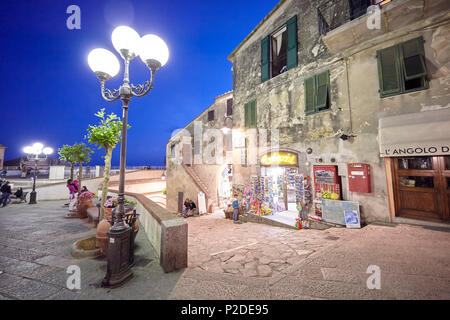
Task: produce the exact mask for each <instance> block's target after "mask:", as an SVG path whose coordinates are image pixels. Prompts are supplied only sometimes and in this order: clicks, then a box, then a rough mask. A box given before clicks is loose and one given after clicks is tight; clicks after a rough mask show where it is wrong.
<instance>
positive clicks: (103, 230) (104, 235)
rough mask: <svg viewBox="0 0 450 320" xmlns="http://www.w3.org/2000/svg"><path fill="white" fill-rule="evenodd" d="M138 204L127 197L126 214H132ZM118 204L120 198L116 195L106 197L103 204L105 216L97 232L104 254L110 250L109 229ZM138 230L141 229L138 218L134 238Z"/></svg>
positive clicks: (98, 241)
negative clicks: (113, 211)
mask: <svg viewBox="0 0 450 320" xmlns="http://www.w3.org/2000/svg"><path fill="white" fill-rule="evenodd" d="M136 204H137V202H135V201H129V200H127V199H125V203H124V205H125V215H129V214H132V213H133V210H134V209H135V206H136ZM118 205H119V200H118V199H117V198H115V197H111V198H108V199H106V201H105V204H104V205H103V210H104V212H105V216H104V218H103V219H102V220H101V221H100V222H99V224H98V226H97V233H96V238H97V243H98V246H99V247H100V249H101V251H102V253H103V254H106V251H107V250H108V230H109V229H110V228H111V225H112V210H113V209H114V208H117V207H118ZM138 231H139V221H138V219H136V221H135V223H134V234H133V237H134V238H136V235H137V233H138Z"/></svg>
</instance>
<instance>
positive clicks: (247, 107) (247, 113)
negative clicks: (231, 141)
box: [244, 103, 250, 128]
mask: <svg viewBox="0 0 450 320" xmlns="http://www.w3.org/2000/svg"><path fill="white" fill-rule="evenodd" d="M249 114H250V110H249V104H248V103H246V104H245V105H244V119H245V122H244V127H245V128H248V125H249V121H248V120H249Z"/></svg>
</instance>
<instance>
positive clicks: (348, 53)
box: [229, 0, 450, 222]
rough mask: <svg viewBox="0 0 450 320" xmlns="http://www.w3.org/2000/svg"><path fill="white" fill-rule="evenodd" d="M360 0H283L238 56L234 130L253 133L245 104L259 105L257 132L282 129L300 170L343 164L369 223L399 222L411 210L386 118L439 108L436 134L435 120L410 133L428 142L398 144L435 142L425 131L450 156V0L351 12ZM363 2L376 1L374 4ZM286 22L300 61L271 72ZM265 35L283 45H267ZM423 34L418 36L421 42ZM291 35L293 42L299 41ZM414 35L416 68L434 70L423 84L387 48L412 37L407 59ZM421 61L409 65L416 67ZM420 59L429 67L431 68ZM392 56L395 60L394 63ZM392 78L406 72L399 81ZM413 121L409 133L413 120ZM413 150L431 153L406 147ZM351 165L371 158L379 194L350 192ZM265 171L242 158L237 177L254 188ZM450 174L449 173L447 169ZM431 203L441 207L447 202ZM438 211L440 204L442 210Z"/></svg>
mask: <svg viewBox="0 0 450 320" xmlns="http://www.w3.org/2000/svg"><path fill="white" fill-rule="evenodd" d="M357 2H358V1H344V0H341V1H312V0H302V1H295V0H284V1H280V2H279V4H278V5H277V6H276V7H275V8H274V9H273V10H272V11H271V12H270V13H269V14H268V15H267V16H266V17H265V18H264V19H263V20H262V21H261V23H260V24H259V25H258V26H257V27H256V28H255V29H254V30H253V31H252V32H251V33H250V34H249V35H248V36H247V38H245V39H244V40H243V42H242V43H241V44H240V45H239V46H238V47H237V48H236V49H235V50H234V51H233V52H232V53H231V55H230V56H229V60H230V61H231V62H232V63H233V75H234V79H233V101H234V117H233V121H234V128H235V129H238V128H240V129H241V130H243V131H248V128H246V125H245V108H246V105H248V104H249V103H250V102H253V103H254V104H256V110H257V111H256V126H255V128H256V130H258V131H259V130H261V129H269V130H272V129H278V130H279V133H278V137H279V139H278V141H279V149H280V150H294V151H295V152H297V153H298V155H299V162H300V163H299V167H300V171H302V172H303V173H304V174H307V175H310V176H311V177H312V176H313V166H314V165H333V166H337V167H338V172H339V176H340V177H341V182H342V198H343V199H344V200H352V201H357V202H359V203H360V205H361V213H362V216H363V217H364V218H365V219H366V221H368V222H370V221H377V220H378V221H392V220H395V218H396V216H398V212H396V210H397V211H399V210H401V209H402V208H400V207H399V205H398V203H399V202H402V201H403V202H404V201H405V199H400V197H402V195H400V196H399V195H398V194H394V193H395V190H393V189H394V188H393V187H392V186H391V185H390V184H392V183H393V182H392V180H393V178H392V177H391V176H390V175H391V172H390V171H391V166H392V165H393V163H392V162H391V161H390V160H392V158H390V157H384V156H386V155H383V154H382V150H381V147H382V146H381V145H380V138H381V136H382V132H381V129H380V127H379V126H380V124H379V123H381V122H382V121H380V119H384V118H388V117H390V116H399V115H400V116H401V115H411V114H418V115H417V116H416V118H422V117H425V113H431V115H428V116H429V118H430V119H434V120H430V121H436V122H435V123H434V124H432V126H434V127H437V128H439V130H437V132H430V131H427V130H428V129H427V128H429V125H424V126H420V125H418V126H417V127H415V130H418V131H417V132H409V133H408V134H412V135H414V136H415V137H416V138H417V139H419V140H420V141H414V140H412V141H406V140H407V138H405V141H400V142H399V143H403V142H405V143H406V142H411V143H413V144H414V143H415V142H422V140H427V139H426V138H425V139H423V138H420V137H427V136H428V137H429V140H430V143H431V144H432V143H433V139H435V140H439V143H441V145H440V147H444V148H441V149H440V150H439V152H437V153H435V154H434V155H441V156H445V155H449V153H448V148H445V146H448V144H449V142H450V134H449V127H448V121H449V120H450V113H449V112H448V111H449V107H450V92H449V87H450V86H449V80H450V77H449V62H450V60H449V58H450V57H449V46H450V44H449V36H448V34H449V30H450V26H449V17H450V10H449V8H450V3H449V2H448V1H440V0H436V1H422V0H392V1H383V2H382V3H380V4H379V5H377V6H376V7H372V8H371V9H372V10H373V12H371V11H369V12H368V13H366V9H367V6H368V5H369V4H370V1H359V5H361V6H362V9H363V11H361V12H360V14H359V15H356V16H355V15H354V14H353V16H352V13H351V11H352V9H355V3H357ZM377 2H380V1H377ZM364 3H366V4H367V5H366V6H365V7H364ZM352 5H353V8H352ZM346 10H347V11H350V13H349V14H348V15H345V11H346ZM342 12H344V14H343V13H342ZM353 13H354V12H353ZM293 17H296V19H293ZM330 17H331V19H330ZM333 17H334V18H336V17H337V20H338V21H336V19H334V20H333ZM378 17H379V19H378V20H377V18H378ZM291 21H295V22H294V23H295V25H294V27H293V28H292V27H291V30H292V29H294V30H295V33H292V31H291V32H290V31H289V25H290V23H291ZM377 23H378V25H377ZM284 25H287V33H288V34H287V42H288V43H287V47H288V48H287V55H288V59H289V54H290V53H289V51H292V50H294V51H296V52H295V53H294V54H296V61H294V66H291V67H290V68H289V61H288V62H287V66H288V70H287V71H286V72H283V73H281V74H278V75H276V76H273V77H271V76H270V73H271V72H273V71H274V70H269V71H267V66H266V64H265V62H266V61H267V59H264V56H265V55H266V54H267V47H268V48H269V50H272V52H270V53H269V59H268V60H269V67H270V63H273V60H272V62H271V60H270V59H271V58H273V55H274V53H273V49H274V48H273V46H274V43H276V39H273V38H271V37H273V35H274V34H275V33H276V32H277V30H279V29H280V28H281V27H282V26H284ZM369 26H370V27H371V28H369ZM332 28H333V29H332ZM331 29H332V30H331ZM266 39H268V40H269V41H274V42H272V43H271V44H269V46H267V40H266ZM291 39H293V40H292V41H291ZM416 39H417V42H414V41H415V40H416ZM289 41H291V42H292V43H294V44H293V45H291V46H290V44H289ZM408 41H409V42H408ZM411 41H412V43H413V44H414V45H416V43H418V44H417V45H416V46H417V47H418V49H416V51H417V52H416V53H413V55H417V56H414V57H412V60H414V61H415V60H418V61H419V62H417V65H418V66H417V65H414V67H415V68H418V69H420V71H423V68H425V72H426V74H425V75H424V76H423V77H422V78H420V79H421V80H419V82H420V81H421V82H422V83H411V82H408V83H406V84H405V83H401V82H402V81H403V82H405V79H404V78H405V76H404V75H402V74H400V73H401V72H403V71H404V70H403V71H402V69H401V68H402V67H403V68H405V67H404V63H403V61H400V60H395V59H393V62H390V61H389V59H388V58H389V56H388V54H390V53H391V52H387V51H383V49H386V48H391V47H393V46H396V45H399V44H405V45H404V46H403V47H400V48H404V51H405V52H403V54H404V56H403V58H404V59H405V60H404V61H406V58H407V57H406V50H407V49H406V48H410V47H412V46H413V45H410V44H411ZM421 44H423V47H422V52H421V50H420V47H421ZM407 45H409V47H407ZM290 47H291V48H290ZM276 49H278V50H279V48H276ZM412 51H414V50H412ZM396 52H397V51H396ZM396 52H394V53H396ZM275 55H276V53H275ZM394 57H396V56H394ZM384 58H386V59H384ZM396 58H397V57H396ZM383 59H384V60H383ZM398 59H400V58H398ZM291 60H292V59H291ZM294 60H295V59H294ZM414 61H407V62H408V63H411V64H414V63H415V62H414ZM407 62H405V63H407ZM421 62H422V63H425V65H426V66H425V67H422V65H421ZM380 63H386V65H380ZM389 63H393V64H392V66H390V65H389ZM409 66H410V65H408V67H409ZM383 67H384V69H383ZM390 69H394V70H396V71H397V73H394V74H393V75H389V74H385V75H382V74H381V73H382V71H383V70H390ZM407 71H409V70H407ZM412 72H414V70H413V71H412ZM324 74H325V77H324V78H325V81H322V83H321V82H320V81H321V80H320V79H318V78H317V76H320V75H324ZM383 76H384V77H385V78H383ZM314 77H315V78H314ZM389 77H391V78H392V77H397V78H395V79H394V80H392V79H391V78H389ZM402 77H403V78H402ZM416 79H417V78H416ZM308 81H309V82H308ZM314 81H315V82H314ZM383 81H384V82H383ZM389 81H391V82H392V81H394V82H396V81H398V83H395V85H398V88H397V87H396V86H395V85H393V84H392V83H389ZM412 82H414V81H412ZM308 83H312V84H313V87H314V83H315V85H316V88H317V86H319V87H320V86H322V89H323V90H322V91H321V92H319V91H320V89H319V90H317V89H316V91H314V90H310V91H309V92H305V91H307V90H308V88H307V86H308ZM383 85H385V86H389V85H391V86H392V88H393V90H391V92H389V90H388V89H390V88H389V87H386V88H385V89H386V90H384V88H383V87H380V86H383ZM405 86H406V87H407V88H405ZM417 87H419V88H417ZM311 92H312V94H313V95H314V94H315V95H316V96H315V99H318V100H320V99H321V100H322V104H320V105H318V104H317V103H316V108H317V107H319V108H321V107H323V106H325V107H324V108H323V110H318V109H315V110H314V103H311V101H313V102H314V99H312V98H310V99H308V95H309V94H310V93H311ZM321 93H322V94H321ZM316 102H318V101H316ZM311 105H313V108H312V109H311ZM308 108H309V109H308ZM406 118H407V117H406ZM405 121H406V122H407V120H404V119H401V118H400V119H398V125H399V127H401V125H402V123H403V122H405ZM414 121H416V122H417V120H414ZM404 124H405V125H406V124H407V123H404ZM247 127H248V126H247ZM404 128H405V130H408V129H407V127H404ZM269 140H270V139H269ZM394 140H395V139H394ZM308 148H310V149H309V150H312V152H311V153H310V154H308V153H307V152H306V150H307V149H308ZM432 150H433V151H434V149H432ZM267 151H270V146H269V148H268V150H262V149H260V148H259V149H258V152H257V154H258V156H259V157H260V156H261V155H262V154H264V152H267ZM417 151H420V150H417ZM252 152H254V151H252ZM380 155H381V156H380ZM409 155H411V156H420V155H423V154H421V153H420V152H417V153H414V152H412V153H411V154H410V153H408V154H404V156H409ZM397 156H398V155H397ZM447 158H448V157H447ZM433 161H434V160H433ZM348 163H365V164H368V165H370V170H371V192H370V193H358V192H350V191H349V187H348V185H349V183H348V181H349V173H348V172H347V164H348ZM434 169H435V168H434ZM445 169H450V168H445ZM442 171H444V170H443V169H442ZM259 172H260V166H259V165H254V166H250V167H249V166H240V165H235V166H234V175H233V182H234V183H239V184H243V185H246V184H248V181H249V176H250V175H259ZM447 174H448V171H446V172H444V173H443V174H442V175H447ZM434 179H441V177H435V178H434ZM444 179H445V178H444ZM447 180H448V179H447ZM439 181H441V180H439ZM439 181H437V180H436V181H435V184H437V183H441V182H439ZM397 192H398V191H397ZM444 193H445V192H444ZM395 197H397V199H395ZM444 197H445V199H444ZM442 200H443V201H445V202H447V203H448V201H449V199H448V196H446V195H443V198H442ZM432 201H433V205H434V204H435V202H436V201H438V200H436V199H435V200H432ZM396 202H397V204H396ZM434 209H436V208H434ZM436 210H437V209H436ZM436 210H434V211H436ZM423 211H427V210H423ZM429 211H433V208H430V210H429ZM437 216H438V218H441V219H448V217H449V212H448V207H447V208H446V209H441V212H440V213H439V215H437Z"/></svg>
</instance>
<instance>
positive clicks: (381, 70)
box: [377, 46, 402, 97]
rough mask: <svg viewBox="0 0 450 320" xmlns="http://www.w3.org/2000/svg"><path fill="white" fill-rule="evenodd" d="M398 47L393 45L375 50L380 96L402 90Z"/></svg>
mask: <svg viewBox="0 0 450 320" xmlns="http://www.w3.org/2000/svg"><path fill="white" fill-rule="evenodd" d="M398 48H399V47H398V46H393V47H389V48H386V49H383V50H379V51H378V52H377V58H378V77H379V82H380V95H381V97H385V96H389V95H393V94H398V93H400V92H401V91H402V85H401V81H402V80H401V76H400V60H399V50H398Z"/></svg>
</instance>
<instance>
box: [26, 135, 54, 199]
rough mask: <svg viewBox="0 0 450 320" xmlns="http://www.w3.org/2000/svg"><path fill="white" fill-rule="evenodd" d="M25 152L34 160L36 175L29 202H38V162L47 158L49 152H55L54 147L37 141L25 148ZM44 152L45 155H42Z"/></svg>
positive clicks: (29, 158) (28, 157)
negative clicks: (45, 145)
mask: <svg viewBox="0 0 450 320" xmlns="http://www.w3.org/2000/svg"><path fill="white" fill-rule="evenodd" d="M23 152H25V153H26V154H27V159H28V160H33V161H34V177H33V190H32V191H31V192H30V201H29V202H28V203H29V204H36V179H37V164H38V161H40V160H45V159H47V156H48V155H49V154H52V153H53V149H52V148H49V147H45V148H44V145H43V144H42V143H39V142H36V143H35V144H33V145H32V146H27V147H25V148H23ZM41 154H43V156H41Z"/></svg>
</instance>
